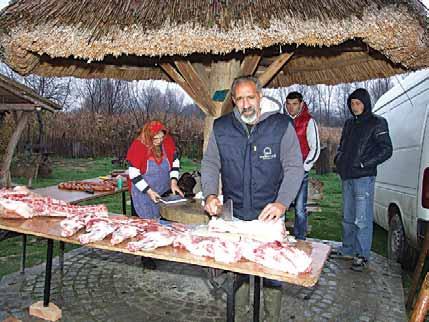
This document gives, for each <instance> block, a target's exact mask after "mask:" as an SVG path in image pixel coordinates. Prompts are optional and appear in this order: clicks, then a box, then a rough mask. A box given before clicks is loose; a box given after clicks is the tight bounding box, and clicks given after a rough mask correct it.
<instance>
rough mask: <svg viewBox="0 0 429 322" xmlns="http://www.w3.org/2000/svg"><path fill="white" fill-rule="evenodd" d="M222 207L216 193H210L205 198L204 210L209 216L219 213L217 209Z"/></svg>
mask: <svg viewBox="0 0 429 322" xmlns="http://www.w3.org/2000/svg"><path fill="white" fill-rule="evenodd" d="M221 207H222V203H221V202H220V200H219V198H218V197H217V196H216V195H210V196H208V197H207V199H206V204H205V206H204V210H205V211H207V212H208V213H209V215H210V216H216V215H218V214H219V210H220V209H221Z"/></svg>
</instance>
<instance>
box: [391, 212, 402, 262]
mask: <svg viewBox="0 0 429 322" xmlns="http://www.w3.org/2000/svg"><path fill="white" fill-rule="evenodd" d="M387 244H388V249H387V257H388V258H389V259H390V260H392V261H395V262H398V263H401V264H404V259H405V249H406V241H405V233H404V227H402V222H401V218H400V217H399V214H398V213H394V214H393V216H392V218H391V219H390V223H389V234H388V240H387Z"/></svg>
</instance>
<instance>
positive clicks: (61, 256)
mask: <svg viewBox="0 0 429 322" xmlns="http://www.w3.org/2000/svg"><path fill="white" fill-rule="evenodd" d="M64 248H65V243H64V242H63V241H60V256H59V261H60V271H61V273H62V272H63V271H64Z"/></svg>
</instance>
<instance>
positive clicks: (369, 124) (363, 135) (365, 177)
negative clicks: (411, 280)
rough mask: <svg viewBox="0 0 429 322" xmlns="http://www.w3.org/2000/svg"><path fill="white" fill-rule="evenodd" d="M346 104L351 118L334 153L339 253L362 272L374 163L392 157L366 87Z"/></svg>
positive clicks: (367, 250) (384, 123)
mask: <svg viewBox="0 0 429 322" xmlns="http://www.w3.org/2000/svg"><path fill="white" fill-rule="evenodd" d="M347 105H348V108H349V110H350V112H351V113H352V115H353V117H351V118H349V119H348V120H347V121H346V123H345V124H344V128H343V131H342V134H341V140H340V145H339V147H338V152H337V155H336V156H335V165H336V168H337V171H338V173H339V175H340V176H341V180H342V190H343V244H342V248H341V250H340V253H341V255H343V256H344V257H349V258H353V263H352V267H351V268H352V269H353V270H355V271H363V270H364V269H365V268H366V267H367V265H368V261H369V256H370V252H371V244H372V230H373V216H374V214H373V211H374V210H373V205H374V183H375V177H376V175H377V165H379V164H381V163H383V162H384V161H386V160H387V159H389V158H390V157H391V156H392V142H391V140H390V136H389V128H388V125H387V121H386V120H385V119H384V118H382V117H380V116H378V115H375V114H373V113H372V108H371V98H370V96H369V93H368V91H367V90H365V89H363V88H359V89H357V90H355V91H354V92H353V93H352V94H351V95H350V96H349V97H348V99H347Z"/></svg>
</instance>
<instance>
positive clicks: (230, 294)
mask: <svg viewBox="0 0 429 322" xmlns="http://www.w3.org/2000/svg"><path fill="white" fill-rule="evenodd" d="M227 274H228V277H227V279H228V282H227V285H226V289H225V291H226V321H227V322H234V319H235V291H236V290H237V289H236V285H235V284H236V280H235V274H234V273H233V272H228V273H227Z"/></svg>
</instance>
